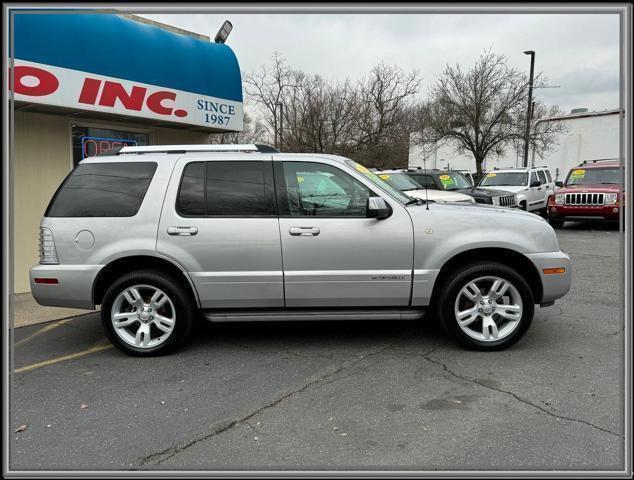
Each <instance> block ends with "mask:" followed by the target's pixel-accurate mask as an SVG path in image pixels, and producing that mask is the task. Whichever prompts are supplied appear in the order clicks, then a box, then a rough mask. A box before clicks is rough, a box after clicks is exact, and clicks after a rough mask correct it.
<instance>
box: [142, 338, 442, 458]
mask: <svg viewBox="0 0 634 480" xmlns="http://www.w3.org/2000/svg"><path fill="white" fill-rule="evenodd" d="M395 342H396V341H394V342H392V343H389V344H388V345H385V346H383V347H381V348H379V349H377V350H374V351H371V352H369V353H366V354H362V355H358V358H357V359H355V360H351V361H347V362H344V363H343V364H342V365H340V366H338V367H337V368H335V369H334V370H332V371H330V372H328V373H326V374H325V375H322V376H321V377H319V378H318V379H316V380H312V381H310V382H307V383H305V384H304V385H302V386H301V387H299V388H297V389H295V390H292V391H291V392H288V393H286V394H284V395H282V396H281V397H278V398H276V399H275V400H273V401H272V402H270V403H267V404H266V405H263V406H261V407H259V408H257V409H256V410H254V411H252V412H251V413H248V414H247V415H245V416H243V417H241V418H238V419H236V420H232V421H230V422H227V423H224V424H222V425H220V426H218V427H216V428H215V429H213V430H212V431H210V432H208V433H206V434H204V435H202V436H200V437H198V438H195V439H193V440H191V441H189V442H187V443H185V444H182V445H172V446H170V447H168V448H166V449H164V450H161V451H160V452H155V453H151V454H149V455H146V456H145V457H143V458H141V461H140V462H139V465H138V466H137V467H136V468H137V469H138V468H141V467H143V466H145V465H146V464H148V463H150V462H152V464H153V465H158V464H160V463H163V462H165V461H166V460H169V459H170V458H172V457H174V456H175V455H178V454H179V453H181V452H182V451H184V450H187V449H188V448H190V447H192V446H193V445H196V444H197V443H200V442H203V441H205V440H207V439H209V438H212V437H215V436H217V435H220V434H222V433H224V432H226V431H227V430H230V429H232V428H233V427H236V426H238V425H240V424H242V423H247V424H248V420H250V419H251V418H253V417H255V416H256V415H258V414H259V413H262V412H263V411H265V410H268V409H270V408H273V407H275V406H277V405H279V404H280V403H282V402H283V401H284V400H287V399H289V398H291V397H293V396H295V395H297V394H300V393H302V392H303V391H305V390H307V389H308V388H310V387H312V386H313V385H318V384H321V383H323V382H324V381H325V380H328V379H329V378H331V377H333V376H335V375H338V374H339V373H341V372H343V371H345V370H348V369H350V368H352V367H354V366H356V365H358V364H359V363H361V362H363V361H365V360H367V359H368V358H372V357H374V356H376V355H379V354H380V353H382V352H383V351H384V350H387V349H388V348H390V347H392V346H393V345H394V344H395ZM429 353H431V352H428V353H427V354H426V355H428V354H429ZM154 460H156V461H155V462H154Z"/></svg>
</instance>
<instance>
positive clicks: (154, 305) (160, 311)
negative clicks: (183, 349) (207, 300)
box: [101, 270, 195, 356]
mask: <svg viewBox="0 0 634 480" xmlns="http://www.w3.org/2000/svg"><path fill="white" fill-rule="evenodd" d="M194 318H195V306H194V302H193V299H192V298H191V295H190V294H189V292H188V291H186V290H185V289H184V288H183V287H181V286H179V285H178V283H177V281H176V279H174V278H172V277H171V276H169V275H166V274H164V273H162V272H158V271H153V270H144V271H136V272H131V273H128V274H126V275H123V276H122V277H121V278H119V279H118V280H117V281H115V282H114V283H113V284H112V285H111V286H110V287H109V288H108V290H107V291H106V293H105V295H104V299H103V303H102V305H101V322H102V324H103V327H104V330H105V331H106V334H107V335H108V338H109V339H110V341H111V342H112V343H113V344H114V345H115V346H116V347H117V348H119V349H120V350H122V351H124V352H125V353H127V354H129V355H134V356H152V355H161V354H164V353H168V352H170V351H172V350H174V349H175V348H176V347H178V346H179V345H180V344H181V343H182V342H183V340H185V338H186V337H187V335H188V334H189V332H190V330H191V326H192V323H193V321H194Z"/></svg>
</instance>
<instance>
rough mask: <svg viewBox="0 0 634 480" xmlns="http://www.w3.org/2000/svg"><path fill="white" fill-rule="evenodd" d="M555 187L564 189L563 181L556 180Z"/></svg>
mask: <svg viewBox="0 0 634 480" xmlns="http://www.w3.org/2000/svg"><path fill="white" fill-rule="evenodd" d="M555 186H557V187H563V186H564V182H562V181H561V180H556V181H555Z"/></svg>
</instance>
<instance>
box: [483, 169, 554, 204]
mask: <svg viewBox="0 0 634 480" xmlns="http://www.w3.org/2000/svg"><path fill="white" fill-rule="evenodd" d="M478 186H479V187H480V188H483V189H490V190H493V189H496V190H497V189H500V190H506V191H508V192H512V193H514V194H515V195H516V202H517V205H518V206H519V208H521V209H522V210H526V211H528V212H538V213H542V214H546V207H547V205H546V204H547V202H548V197H549V196H550V195H552V194H553V192H554V190H555V183H554V182H553V177H552V175H551V174H550V171H549V170H548V168H546V167H530V168H505V169H493V170H491V171H489V172H487V174H486V175H484V177H482V179H481V180H480V184H479V185H478Z"/></svg>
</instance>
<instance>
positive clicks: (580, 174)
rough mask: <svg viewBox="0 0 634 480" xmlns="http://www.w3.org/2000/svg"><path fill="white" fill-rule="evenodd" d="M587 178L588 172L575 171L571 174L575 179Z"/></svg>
mask: <svg viewBox="0 0 634 480" xmlns="http://www.w3.org/2000/svg"><path fill="white" fill-rule="evenodd" d="M585 176H586V171H585V170H574V171H573V172H572V173H571V174H570V178H571V179H574V178H583V177H585Z"/></svg>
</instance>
